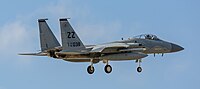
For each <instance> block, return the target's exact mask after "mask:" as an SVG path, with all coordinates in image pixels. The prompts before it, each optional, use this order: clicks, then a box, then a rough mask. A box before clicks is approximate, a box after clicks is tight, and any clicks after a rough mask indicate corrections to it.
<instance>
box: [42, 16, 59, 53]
mask: <svg viewBox="0 0 200 89" xmlns="http://www.w3.org/2000/svg"><path fill="white" fill-rule="evenodd" d="M46 20H48V19H39V20H38V23H39V31H40V46H41V51H45V50H49V49H54V48H55V47H58V46H60V43H59V42H58V40H57V39H56V37H55V35H54V34H53V32H52V31H51V29H50V28H49V26H48V24H47V23H46Z"/></svg>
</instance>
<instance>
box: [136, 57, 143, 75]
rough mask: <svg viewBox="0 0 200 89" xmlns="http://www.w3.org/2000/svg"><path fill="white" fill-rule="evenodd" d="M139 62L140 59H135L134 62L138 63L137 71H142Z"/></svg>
mask: <svg viewBox="0 0 200 89" xmlns="http://www.w3.org/2000/svg"><path fill="white" fill-rule="evenodd" d="M141 62H142V60H141V59H137V60H136V63H138V67H137V72H138V73H140V72H142V67H141V64H140V63H141Z"/></svg>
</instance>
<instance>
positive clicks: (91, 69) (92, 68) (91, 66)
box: [87, 59, 95, 74]
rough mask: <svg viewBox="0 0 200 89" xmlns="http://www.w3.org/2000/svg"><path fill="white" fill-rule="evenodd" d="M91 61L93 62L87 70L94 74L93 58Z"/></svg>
mask: <svg viewBox="0 0 200 89" xmlns="http://www.w3.org/2000/svg"><path fill="white" fill-rule="evenodd" d="M90 62H91V65H89V66H88V67H87V72H88V73H89V74H93V73H94V70H95V69H94V66H93V59H91V60H90Z"/></svg>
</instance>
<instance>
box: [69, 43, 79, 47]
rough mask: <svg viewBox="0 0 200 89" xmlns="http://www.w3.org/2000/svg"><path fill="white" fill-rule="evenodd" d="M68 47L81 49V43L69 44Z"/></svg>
mask: <svg viewBox="0 0 200 89" xmlns="http://www.w3.org/2000/svg"><path fill="white" fill-rule="evenodd" d="M67 44H68V47H79V46H80V45H81V43H80V42H68V43H67Z"/></svg>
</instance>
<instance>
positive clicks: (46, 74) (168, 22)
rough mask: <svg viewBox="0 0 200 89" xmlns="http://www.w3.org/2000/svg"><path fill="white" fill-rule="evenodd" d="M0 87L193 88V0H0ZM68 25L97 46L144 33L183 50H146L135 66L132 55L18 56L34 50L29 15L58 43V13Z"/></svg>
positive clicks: (199, 19)
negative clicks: (43, 21) (83, 59)
mask: <svg viewBox="0 0 200 89" xmlns="http://www.w3.org/2000/svg"><path fill="white" fill-rule="evenodd" d="M0 11H1V13H0V41H1V42H0V50H1V54H0V56H1V58H0V89H108V88H109V89H200V84H199V83H200V77H199V75H200V69H199V68H200V57H199V53H200V52H199V50H200V40H199V39H200V36H199V34H200V30H199V29H200V1H199V0H118V1H117V0H98V1H97V0H58V1H56V0H1V1H0ZM62 17H70V18H71V19H70V23H71V25H72V26H73V27H74V29H75V30H76V32H77V33H78V35H79V36H80V38H81V40H82V41H83V42H84V44H98V43H105V42H110V41H116V40H120V39H121V37H124V38H125V39H127V38H129V37H133V36H135V35H139V34H144V33H151V34H156V35H157V36H158V37H159V38H161V39H163V40H166V41H170V42H174V43H177V44H179V45H181V46H183V47H184V48H185V50H184V51H181V52H178V53H173V54H165V55H164V57H161V55H156V57H153V55H149V56H148V57H146V58H144V59H143V63H142V67H143V72H142V73H137V72H136V67H137V64H136V63H135V62H134V61H124V62H110V64H111V65H112V67H113V71H112V73H111V74H106V73H105V72H104V70H103V69H104V66H105V65H104V64H103V63H102V62H101V63H99V64H95V65H94V66H95V73H94V74H93V75H89V74H88V73H87V71H86V68H87V66H88V65H89V64H90V63H71V62H66V61H63V60H55V59H53V58H48V57H31V56H18V55H17V53H20V52H38V50H40V45H39V31H38V23H37V19H40V18H49V20H48V24H49V25H50V27H51V29H52V31H53V32H54V33H55V35H56V37H57V38H58V39H59V41H60V27H59V21H58V19H59V18H62Z"/></svg>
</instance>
